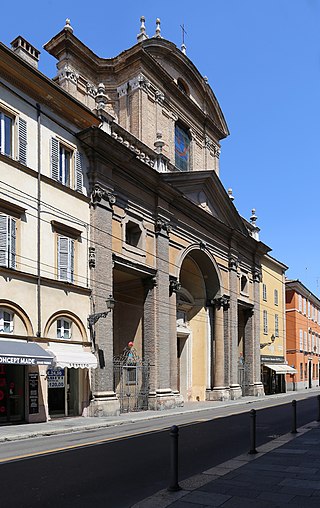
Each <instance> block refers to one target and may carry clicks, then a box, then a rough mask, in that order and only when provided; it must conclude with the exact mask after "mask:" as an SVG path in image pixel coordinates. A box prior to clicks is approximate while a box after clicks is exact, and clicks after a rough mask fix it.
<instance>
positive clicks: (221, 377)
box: [210, 297, 229, 400]
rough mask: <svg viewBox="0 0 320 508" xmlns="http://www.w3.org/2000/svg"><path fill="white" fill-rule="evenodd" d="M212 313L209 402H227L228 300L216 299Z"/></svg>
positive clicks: (224, 298) (223, 298)
mask: <svg viewBox="0 0 320 508" xmlns="http://www.w3.org/2000/svg"><path fill="white" fill-rule="evenodd" d="M214 302H215V307H214V309H215V312H214V343H215V365H214V388H213V390H212V396H211V397H210V399H211V400H228V399H229V389H228V388H227V387H226V386H225V348H224V339H225V337H224V308H227V306H228V298H226V297H221V298H216V299H215V300H214Z"/></svg>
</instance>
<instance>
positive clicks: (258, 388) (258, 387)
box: [253, 267, 264, 397]
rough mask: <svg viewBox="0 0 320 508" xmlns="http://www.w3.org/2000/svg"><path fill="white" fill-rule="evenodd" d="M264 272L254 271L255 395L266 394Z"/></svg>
mask: <svg viewBox="0 0 320 508" xmlns="http://www.w3.org/2000/svg"><path fill="white" fill-rule="evenodd" d="M261 280H262V273H261V269H260V268H259V267H256V268H255V269H254V271H253V284H254V286H253V297H254V338H253V340H254V342H253V383H254V395H256V396H257V397H259V396H262V395H264V388H263V384H262V382H261V362H260V283H261Z"/></svg>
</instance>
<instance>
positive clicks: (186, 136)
mask: <svg viewBox="0 0 320 508" xmlns="http://www.w3.org/2000/svg"><path fill="white" fill-rule="evenodd" d="M177 131H181V139H182V143H183V145H182V146H184V140H188V146H187V147H186V148H185V152H186V153H188V159H187V161H186V163H185V164H183V163H182V157H183V156H182V155H178V150H177V146H178V144H177V140H178V139H179V137H178V134H179V133H178V132H177ZM191 147H192V137H191V135H190V129H189V128H188V127H186V126H185V125H183V124H182V123H181V122H179V121H177V122H175V125H174V165H175V167H176V168H177V169H178V170H179V171H182V172H188V171H191V169H192V167H191V160H192V157H191ZM181 154H182V152H181ZM179 161H180V164H179Z"/></svg>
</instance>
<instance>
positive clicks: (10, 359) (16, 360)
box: [0, 356, 37, 365]
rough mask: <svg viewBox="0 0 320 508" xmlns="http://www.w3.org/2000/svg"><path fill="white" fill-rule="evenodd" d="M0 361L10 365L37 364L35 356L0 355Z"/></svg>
mask: <svg viewBox="0 0 320 508" xmlns="http://www.w3.org/2000/svg"><path fill="white" fill-rule="evenodd" d="M0 363H7V364H10V365H11V364H12V365H37V364H36V359H35V358H23V357H19V356H0Z"/></svg>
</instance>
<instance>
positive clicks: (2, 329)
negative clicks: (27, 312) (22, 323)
mask: <svg viewBox="0 0 320 508" xmlns="http://www.w3.org/2000/svg"><path fill="white" fill-rule="evenodd" d="M0 333H13V313H12V312H9V311H7V310H4V309H0Z"/></svg>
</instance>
